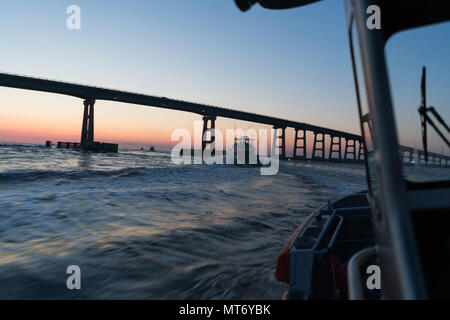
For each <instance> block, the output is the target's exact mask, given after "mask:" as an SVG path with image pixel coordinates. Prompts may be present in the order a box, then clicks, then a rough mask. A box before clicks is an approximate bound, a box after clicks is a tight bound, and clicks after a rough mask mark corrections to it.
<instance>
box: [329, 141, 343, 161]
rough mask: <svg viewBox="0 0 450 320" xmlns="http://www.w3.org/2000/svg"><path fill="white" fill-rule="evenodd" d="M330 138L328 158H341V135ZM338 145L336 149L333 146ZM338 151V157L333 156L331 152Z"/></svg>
mask: <svg viewBox="0 0 450 320" xmlns="http://www.w3.org/2000/svg"><path fill="white" fill-rule="evenodd" d="M330 138H331V140H330V154H329V155H328V158H329V159H330V160H332V159H339V160H341V158H342V153H341V137H336V136H330ZM335 138H337V139H338V141H335ZM336 145H337V146H338V148H337V150H336V148H335V147H334V146H336ZM336 152H337V153H338V157H337V158H333V154H334V153H336Z"/></svg>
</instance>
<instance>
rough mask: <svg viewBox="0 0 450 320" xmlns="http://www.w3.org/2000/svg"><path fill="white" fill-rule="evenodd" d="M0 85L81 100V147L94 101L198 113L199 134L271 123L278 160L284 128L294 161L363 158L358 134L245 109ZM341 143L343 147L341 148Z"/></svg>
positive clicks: (9, 79) (59, 85)
mask: <svg viewBox="0 0 450 320" xmlns="http://www.w3.org/2000/svg"><path fill="white" fill-rule="evenodd" d="M0 86H3V87H9V88H16V89H25V90H33V91H41V92H48V93H56V94H62V95H67V96H72V97H76V98H80V99H83V104H84V114H83V125H82V133H81V141H80V145H81V146H86V147H88V146H90V145H92V144H94V143H95V142H94V104H95V101H96V100H106V101H116V102H123V103H130V104H137V105H144V106H151V107H158V108H164V109H171V110H178V111H185V112H191V113H196V114H199V115H201V116H202V117H203V137H205V134H206V133H207V132H211V130H212V129H214V128H215V121H216V119H217V117H224V118H230V119H236V120H243V121H249V122H255V123H259V124H265V125H270V126H273V128H274V129H275V131H276V140H277V146H276V147H277V148H278V149H279V155H280V158H281V159H284V158H286V134H285V131H286V128H294V129H295V139H294V152H293V157H292V158H293V159H295V160H306V159H311V160H341V161H362V160H363V159H364V144H363V139H362V137H361V136H359V135H356V134H352V133H347V132H343V131H339V130H333V129H329V128H325V127H320V126H315V125H311V124H308V123H303V122H297V121H291V120H286V119H281V118H277V117H271V116H266V115H260V114H255V113H250V112H245V111H238V110H232V109H227V108H222V107H218V106H211V105H206V104H200V103H193V102H188V101H182V100H176V99H169V98H166V97H157V96H151V95H146V94H140V93H135V92H129V91H123V90H114V89H107V88H101V87H96V86H87V85H82V84H75V83H69V82H61V81H55V80H49V79H43V78H36V77H28V76H23V75H16V74H10V73H0ZM307 131H309V132H312V133H313V135H314V141H313V146H312V154H311V156H310V157H308V156H307V152H306V149H307V141H306V132H307ZM326 135H328V136H329V137H330V145H329V150H328V158H326V152H325V136H326ZM213 141H214V136H213V135H211V136H210V139H209V140H206V139H203V141H202V149H203V150H204V149H205V148H206V146H207V145H208V144H210V143H212V142H213ZM342 142H344V148H343V149H344V150H342V144H343V143H342ZM401 153H402V158H404V159H406V162H408V161H410V162H411V163H412V162H413V161H414V160H413V158H414V154H415V155H416V158H417V159H419V161H420V160H421V159H422V158H421V153H420V151H415V150H413V149H412V148H408V147H402V149H401ZM431 156H432V160H431V161H432V162H431V164H434V165H445V166H447V165H449V164H450V157H448V156H444V155H438V154H431Z"/></svg>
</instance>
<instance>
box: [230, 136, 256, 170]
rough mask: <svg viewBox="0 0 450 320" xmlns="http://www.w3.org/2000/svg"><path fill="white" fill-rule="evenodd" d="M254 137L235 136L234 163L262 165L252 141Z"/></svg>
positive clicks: (244, 165) (239, 165) (247, 165)
mask: <svg viewBox="0 0 450 320" xmlns="http://www.w3.org/2000/svg"><path fill="white" fill-rule="evenodd" d="M252 140H254V139H251V138H249V137H248V136H244V137H241V138H234V144H233V157H234V158H233V159H234V160H233V161H234V162H233V163H234V164H235V165H236V166H238V167H261V166H262V164H261V161H260V160H259V156H258V153H257V151H256V148H255V147H254V146H253V145H252V143H251V141H252Z"/></svg>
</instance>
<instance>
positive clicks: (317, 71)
mask: <svg viewBox="0 0 450 320" xmlns="http://www.w3.org/2000/svg"><path fill="white" fill-rule="evenodd" d="M71 4H76V5H78V6H79V7H80V8H81V13H82V18H81V21H82V22H81V23H82V25H81V28H82V29H81V30H78V31H73V30H68V29H67V28H66V19H67V17H68V15H67V14H66V8H67V7H68V6H69V5H71ZM0 28H1V30H2V32H1V34H0V40H1V43H2V50H1V53H0V56H1V59H0V71H2V72H10V73H18V74H24V75H30V76H38V77H44V78H50V79H57V80H62V81H70V82H76V83H85V84H90V85H96V86H102V87H109V88H118V89H122V90H131V91H136V92H141V93H146V94H151V95H157V96H165V97H170V98H174V99H183V100H188V101H193V102H204V103H207V104H212V105H218V106H222V107H228V108H233V109H240V110H245V111H250V112H255V113H261V114H267V115H273V116H277V117H281V118H286V119H291V120H296V121H301V122H307V123H311V124H315V125H321V126H325V127H330V128H333V129H338V130H343V131H347V132H351V133H356V134H359V133H360V130H359V123H358V117H357V109H356V102H355V94H354V85H353V79H352V74H351V65H350V56H349V49H348V40H347V33H346V23H345V15H344V6H343V3H342V1H337V0H328V1H323V2H321V3H318V4H315V5H310V6H307V7H304V8H298V9H294V10H287V11H268V10H264V9H262V8H260V7H259V6H255V7H254V9H252V10H251V11H249V12H248V13H246V14H243V13H241V12H240V11H239V10H238V9H237V8H236V7H235V5H234V2H233V1H232V0H192V1H186V0H164V1H162V0H160V1H149V0H129V1H110V0H72V1H63V0H45V1H40V2H39V4H38V2H37V1H31V0H30V1H24V0H16V1H12V2H6V1H2V2H1V3H0ZM449 40H450V24H449V23H446V24H440V25H436V26H431V27H427V28H423V29H420V30H416V31H408V32H405V33H401V34H399V35H396V36H395V37H394V38H393V39H391V40H390V41H389V43H388V45H387V57H388V63H389V68H390V69H389V71H390V74H391V76H392V82H391V86H392V89H393V97H394V103H395V105H396V108H397V114H396V116H397V119H398V120H399V122H400V125H399V128H398V129H399V133H400V142H401V143H402V144H405V145H411V146H415V147H417V146H420V126H419V116H418V113H417V108H418V106H419V103H420V91H419V88H420V76H421V67H422V66H423V65H425V66H427V68H428V97H429V102H430V105H434V106H435V107H436V109H437V110H438V111H439V112H440V113H441V114H442V116H443V117H444V119H446V120H447V121H450V106H449V102H450V90H449V88H450V76H449V75H450V60H449V57H450V41H449ZM0 95H1V106H0V141H7V142H11V141H15V142H32V143H44V141H45V140H47V139H49V140H53V141H60V140H62V141H79V139H80V132H81V120H82V112H83V110H82V106H83V104H82V101H81V100H79V99H75V98H72V97H67V96H60V95H55V94H47V93H39V92H31V91H24V90H16V89H8V88H0ZM95 106H96V109H95V140H97V141H108V142H117V143H119V144H120V145H121V146H122V147H140V146H141V145H143V146H146V147H148V146H149V145H156V146H157V147H159V148H161V149H169V148H170V145H173V144H174V142H171V141H170V136H171V133H172V131H173V130H175V129H177V128H187V129H189V130H191V129H192V128H193V121H194V120H200V119H201V117H200V116H198V115H194V114H189V113H184V112H177V111H169V110H163V109H158V108H151V107H143V106H135V105H128V104H122V103H114V102H105V101H98V102H97V103H96V105H95ZM216 125H217V127H218V128H219V129H223V130H225V128H234V127H235V126H237V127H242V128H244V129H246V128H250V127H254V128H261V127H264V126H258V125H255V124H252V123H245V122H241V121H237V122H235V121H234V120H229V119H228V120H227V119H222V118H219V119H218V121H217V124H216ZM264 128H267V127H264ZM292 136H293V130H291V131H289V132H288V141H287V143H288V146H290V147H291V145H292V143H293V142H292V140H293V139H292ZM430 140H431V143H430V144H431V149H432V150H433V151H437V152H444V153H447V154H448V148H447V149H443V143H442V142H441V141H439V140H438V139H437V138H436V136H435V135H431V137H430Z"/></svg>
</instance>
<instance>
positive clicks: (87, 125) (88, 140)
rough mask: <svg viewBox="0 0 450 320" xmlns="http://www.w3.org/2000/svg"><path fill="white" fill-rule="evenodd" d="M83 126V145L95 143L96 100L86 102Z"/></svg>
mask: <svg viewBox="0 0 450 320" xmlns="http://www.w3.org/2000/svg"><path fill="white" fill-rule="evenodd" d="M83 103H84V113H83V126H82V128H81V141H80V142H81V145H82V146H88V145H92V144H93V143H94V104H95V100H94V99H86V100H84V102H83Z"/></svg>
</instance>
